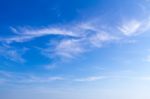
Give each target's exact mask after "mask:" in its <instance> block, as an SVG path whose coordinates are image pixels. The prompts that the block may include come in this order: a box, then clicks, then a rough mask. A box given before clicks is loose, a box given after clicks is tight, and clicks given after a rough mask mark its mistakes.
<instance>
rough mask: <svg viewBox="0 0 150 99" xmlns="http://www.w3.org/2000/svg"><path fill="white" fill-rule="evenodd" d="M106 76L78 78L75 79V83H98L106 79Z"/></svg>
mask: <svg viewBox="0 0 150 99" xmlns="http://www.w3.org/2000/svg"><path fill="white" fill-rule="evenodd" d="M106 78H107V77H106V76H92V77H87V78H78V79H75V80H74V81H77V82H90V81H97V80H102V79H106Z"/></svg>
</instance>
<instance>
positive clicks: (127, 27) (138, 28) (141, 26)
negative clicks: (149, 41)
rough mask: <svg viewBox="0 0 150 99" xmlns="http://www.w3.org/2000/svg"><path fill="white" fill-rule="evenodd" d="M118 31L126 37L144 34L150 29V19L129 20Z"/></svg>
mask: <svg viewBox="0 0 150 99" xmlns="http://www.w3.org/2000/svg"><path fill="white" fill-rule="evenodd" d="M118 29H119V30H120V31H121V32H122V33H123V34H124V35H125V36H134V35H137V34H140V33H143V32H145V31H147V30H149V29H150V19H149V18H147V19H144V20H137V19H129V20H125V21H123V22H122V24H121V25H120V26H118Z"/></svg>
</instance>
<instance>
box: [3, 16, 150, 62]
mask: <svg viewBox="0 0 150 99" xmlns="http://www.w3.org/2000/svg"><path fill="white" fill-rule="evenodd" d="M91 20H92V19H91ZM91 20H89V21H87V22H80V23H75V24H68V25H63V26H55V27H52V26H48V27H41V28H33V27H22V28H14V27H10V28H11V30H12V32H13V33H15V35H14V36H12V37H8V38H1V39H0V41H1V42H3V43H7V44H11V43H14V42H16V43H22V42H32V40H36V38H40V37H44V36H48V35H60V36H61V39H58V38H56V39H55V41H54V42H51V39H50V38H49V42H45V43H44V44H43V45H45V46H46V47H44V48H42V47H40V46H38V45H37V47H39V49H40V51H41V53H42V55H45V56H46V57H49V58H52V57H61V58H74V57H76V56H79V55H80V54H82V53H84V52H87V51H88V50H92V49H93V48H101V47H103V45H104V44H106V43H114V42H116V41H119V42H120V41H121V40H122V39H124V38H126V37H129V36H130V37H131V36H135V35H138V34H140V33H143V32H145V31H147V30H149V29H150V22H149V20H150V19H149V18H147V19H145V20H138V19H136V18H135V19H134V18H133V19H126V20H124V21H122V23H121V24H120V25H117V26H115V27H116V28H114V30H115V29H116V30H117V31H118V30H119V34H123V35H118V33H115V32H113V30H110V29H111V26H105V25H104V24H101V23H100V22H99V21H91ZM93 20H94V19H93ZM48 43H49V44H48ZM49 45H53V46H49ZM10 53H11V52H10ZM12 54H14V56H16V57H18V59H19V55H18V54H16V52H12ZM11 56H12V55H10V57H11ZM20 56H21V55H20ZM20 59H21V58H20Z"/></svg>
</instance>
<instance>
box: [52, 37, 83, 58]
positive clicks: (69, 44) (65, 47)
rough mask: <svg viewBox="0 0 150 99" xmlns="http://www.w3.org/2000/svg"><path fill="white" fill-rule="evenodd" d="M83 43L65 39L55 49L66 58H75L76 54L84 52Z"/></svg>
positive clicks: (56, 52)
mask: <svg viewBox="0 0 150 99" xmlns="http://www.w3.org/2000/svg"><path fill="white" fill-rule="evenodd" d="M83 52H84V49H83V48H82V43H81V42H80V41H78V40H73V39H71V40H63V41H61V42H60V43H59V44H58V45H56V48H55V49H54V53H55V55H58V56H63V57H66V58H73V57H74V56H76V55H78V54H80V53H83Z"/></svg>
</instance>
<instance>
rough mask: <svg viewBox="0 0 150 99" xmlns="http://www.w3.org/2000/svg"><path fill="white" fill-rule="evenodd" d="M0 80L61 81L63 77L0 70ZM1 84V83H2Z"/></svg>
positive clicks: (10, 81) (7, 81) (17, 81)
mask: <svg viewBox="0 0 150 99" xmlns="http://www.w3.org/2000/svg"><path fill="white" fill-rule="evenodd" d="M0 77H1V80H2V81H5V84H6V83H22V84H28V83H49V82H53V81H63V80H65V78H64V77H61V76H37V75H33V74H24V73H17V72H7V71H0ZM2 84H3V83H2Z"/></svg>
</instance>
